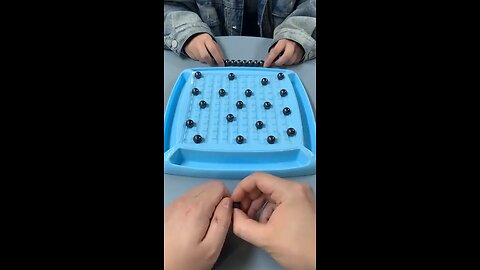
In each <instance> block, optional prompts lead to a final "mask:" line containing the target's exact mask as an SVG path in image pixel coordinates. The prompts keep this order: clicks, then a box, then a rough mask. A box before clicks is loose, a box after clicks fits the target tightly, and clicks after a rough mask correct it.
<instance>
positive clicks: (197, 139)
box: [193, 128, 297, 144]
mask: <svg viewBox="0 0 480 270" xmlns="http://www.w3.org/2000/svg"><path fill="white" fill-rule="evenodd" d="M296 133H297V132H296V131H295V129H294V128H288V129H287V135H288V136H290V137H291V136H294V135H295V134H296ZM275 140H276V139H275V136H272V135H270V136H268V137H267V142H268V143H269V144H274V143H275ZM193 141H194V142H195V143H201V142H202V141H203V138H202V136H201V135H198V134H197V135H195V136H193ZM235 141H236V142H237V143H238V144H243V143H244V142H245V138H244V137H243V136H242V135H238V136H237V138H235Z"/></svg>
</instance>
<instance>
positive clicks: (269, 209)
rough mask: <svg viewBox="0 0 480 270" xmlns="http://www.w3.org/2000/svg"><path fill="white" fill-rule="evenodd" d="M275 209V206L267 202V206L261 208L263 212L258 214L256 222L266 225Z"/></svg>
mask: <svg viewBox="0 0 480 270" xmlns="http://www.w3.org/2000/svg"><path fill="white" fill-rule="evenodd" d="M275 208H277V205H276V204H274V203H272V202H268V203H267V205H266V206H265V208H263V211H262V212H261V213H260V217H259V218H258V222H260V223H267V222H268V220H269V219H270V217H271V216H272V214H273V211H274V210H275Z"/></svg>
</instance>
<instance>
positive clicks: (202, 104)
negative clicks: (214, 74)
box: [198, 100, 207, 109]
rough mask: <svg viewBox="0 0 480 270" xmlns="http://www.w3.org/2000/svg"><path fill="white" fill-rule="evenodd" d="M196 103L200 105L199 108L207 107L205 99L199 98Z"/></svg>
mask: <svg viewBox="0 0 480 270" xmlns="http://www.w3.org/2000/svg"><path fill="white" fill-rule="evenodd" d="M198 105H200V108H202V109H205V108H206V107H207V102H206V101H205V100H201V101H200V103H198Z"/></svg>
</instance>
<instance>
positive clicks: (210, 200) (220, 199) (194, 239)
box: [163, 181, 232, 270]
mask: <svg viewBox="0 0 480 270" xmlns="http://www.w3.org/2000/svg"><path fill="white" fill-rule="evenodd" d="M228 195H229V192H228V190H227V188H226V187H225V185H224V184H223V183H222V182H219V181H211V182H208V183H206V184H204V185H201V186H199V187H197V188H194V189H192V190H190V191H189V192H187V193H186V194H184V195H183V196H181V197H180V198H178V199H176V200H175V201H174V202H172V203H171V204H170V205H169V206H167V207H166V208H165V214H164V219H163V220H164V221H163V222H164V224H165V229H164V232H163V235H164V237H165V240H164V241H165V242H164V256H165V264H164V270H187V269H188V270H206V269H208V270H210V269H212V267H213V265H214V263H215V262H216V261H217V259H218V256H219V255H220V251H221V249H222V247H223V243H224V242H225V237H226V235H227V232H228V228H229V227H230V222H231V219H232V200H231V199H230V198H227V197H225V196H228Z"/></svg>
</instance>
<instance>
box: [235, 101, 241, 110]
mask: <svg viewBox="0 0 480 270" xmlns="http://www.w3.org/2000/svg"><path fill="white" fill-rule="evenodd" d="M235 105H236V106H237V109H241V108H243V101H241V100H239V101H237V104H235Z"/></svg>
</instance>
